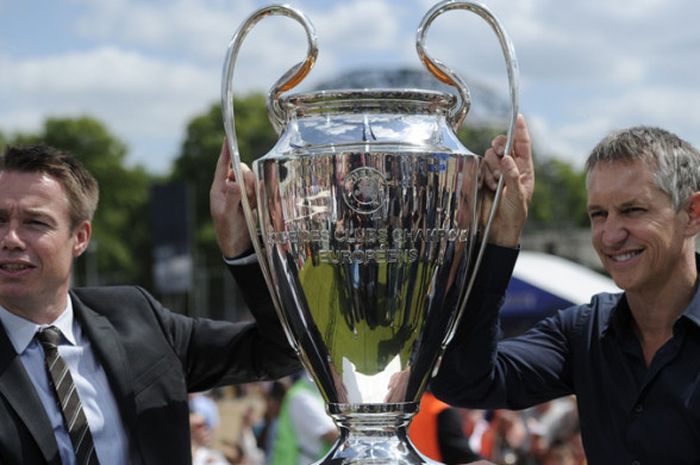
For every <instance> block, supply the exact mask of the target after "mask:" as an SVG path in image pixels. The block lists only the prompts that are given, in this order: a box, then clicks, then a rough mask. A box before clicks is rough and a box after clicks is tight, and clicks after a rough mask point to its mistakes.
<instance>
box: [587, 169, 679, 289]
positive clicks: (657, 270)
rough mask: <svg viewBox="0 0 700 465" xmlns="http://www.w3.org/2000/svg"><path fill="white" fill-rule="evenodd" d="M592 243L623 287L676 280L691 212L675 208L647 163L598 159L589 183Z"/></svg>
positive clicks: (645, 286) (646, 286)
mask: <svg viewBox="0 0 700 465" xmlns="http://www.w3.org/2000/svg"><path fill="white" fill-rule="evenodd" d="M588 214H589V217H590V220H591V230H592V234H593V247H594V248H595V250H596V252H597V253H598V256H599V257H600V259H601V261H602V262H603V266H604V267H605V269H606V271H607V272H608V273H609V274H610V276H611V277H612V278H613V280H614V281H615V284H617V285H618V286H619V287H620V288H622V289H624V290H625V291H628V292H629V291H632V292H634V291H651V292H653V291H654V290H658V289H660V288H661V287H663V286H664V285H666V284H667V283H672V282H673V281H672V280H673V279H675V278H674V272H675V273H678V269H679V268H680V267H678V266H677V265H678V263H679V261H680V258H681V256H682V254H683V252H684V243H685V240H686V234H685V231H686V225H687V223H688V215H687V213H686V212H685V211H684V210H681V211H679V212H676V210H675V209H674V208H673V205H672V204H671V198H670V196H669V195H668V194H666V193H664V192H663V191H661V190H660V189H659V188H658V187H657V186H656V185H655V184H654V182H653V181H652V173H651V170H650V169H649V167H647V165H646V164H645V163H643V162H640V161H635V162H628V163H627V162H612V163H609V162H599V163H597V164H596V165H595V166H594V168H593V170H592V171H591V173H590V177H589V181H588Z"/></svg>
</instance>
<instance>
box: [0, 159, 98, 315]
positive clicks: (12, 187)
mask: <svg viewBox="0 0 700 465" xmlns="http://www.w3.org/2000/svg"><path fill="white" fill-rule="evenodd" d="M68 212H69V204H68V199H67V197H66V194H65V191H64V190H63V187H62V186H61V184H59V183H58V181H56V180H55V179H53V178H52V177H50V176H48V175H45V174H42V173H23V172H16V171H0V305H2V306H3V307H5V308H6V309H8V310H9V311H11V312H13V313H15V314H18V315H20V316H22V317H24V318H27V319H31V320H33V321H37V319H38V318H40V316H41V315H53V316H57V314H56V313H55V312H58V313H59V314H60V311H62V310H63V308H64V307H65V305H66V295H67V291H68V286H69V284H70V273H71V267H72V263H73V259H74V258H75V257H77V256H78V255H80V254H81V253H82V252H83V251H84V250H85V248H86V247H87V244H88V240H89V238H90V223H89V222H88V221H84V222H83V223H82V224H80V225H79V226H77V227H76V228H71V225H70V220H69V214H68ZM37 322H39V321H37Z"/></svg>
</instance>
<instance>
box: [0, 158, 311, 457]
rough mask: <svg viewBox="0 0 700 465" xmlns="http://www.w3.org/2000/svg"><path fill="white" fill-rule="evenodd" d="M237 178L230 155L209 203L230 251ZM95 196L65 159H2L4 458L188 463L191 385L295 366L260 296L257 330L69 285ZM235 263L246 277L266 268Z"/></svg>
mask: <svg viewBox="0 0 700 465" xmlns="http://www.w3.org/2000/svg"><path fill="white" fill-rule="evenodd" d="M229 184H230V180H227V170H226V162H225V160H224V161H222V160H220V163H219V166H218V167H217V172H216V174H215V179H214V183H213V185H212V190H211V208H212V216H213V218H214V222H215V226H216V231H217V237H218V239H219V244H220V245H222V251H223V252H224V255H226V250H227V249H229V248H231V247H233V244H235V241H236V236H235V232H234V230H233V229H232V228H231V222H230V218H229V217H230V216H235V214H234V215H231V212H232V211H234V213H235V209H237V208H238V203H237V202H238V200H240V198H239V195H238V194H240V192H238V193H236V192H233V193H232V192H231V191H230V189H229V187H228V185H229ZM97 200H98V188H97V183H96V181H95V180H94V178H93V177H92V175H90V173H89V172H87V171H86V170H85V169H84V167H82V165H81V164H80V163H79V162H78V161H76V160H75V159H74V158H73V157H71V156H70V155H68V154H65V153H62V152H59V151H57V150H54V149H51V148H48V147H44V146H32V147H27V148H12V147H11V148H8V149H7V150H6V152H5V154H4V155H3V157H2V158H0V464H4V465H7V464H12V465H14V464H27V465H29V464H31V465H34V464H37V465H40V464H52V465H59V464H63V465H69V464H79V465H82V464H83V463H85V464H95V463H102V464H103V465H104V464H107V465H120V464H143V465H151V464H168V465H173V464H189V463H191V456H190V434H189V421H188V413H189V412H188V403H187V393H188V392H190V391H198V390H203V389H208V388H211V387H214V386H217V385H221V384H229V383H242V382H250V381H254V380H258V379H265V378H268V379H269V378H276V377H281V376H284V375H287V374H290V373H292V372H295V371H297V370H298V369H299V364H298V361H297V359H296V357H295V354H294V352H293V350H292V349H291V348H290V347H289V345H288V344H287V341H286V339H285V337H284V335H283V332H282V328H281V327H280V325H279V323H278V321H277V318H276V316H275V315H274V312H273V311H272V309H271V308H270V307H269V306H268V305H264V306H260V305H259V304H262V303H263V302H267V300H266V299H257V298H256V295H255V293H254V292H253V293H252V294H251V293H248V303H249V305H250V307H251V310H252V311H253V313H254V315H255V316H256V320H257V324H254V323H250V324H233V323H228V322H215V321H210V320H204V319H192V318H188V317H185V316H182V315H178V314H174V313H171V312H169V311H168V310H167V309H165V308H163V307H162V306H161V305H160V304H159V303H158V302H157V301H156V300H155V299H154V298H153V297H152V296H150V295H149V294H148V293H147V292H146V291H144V290H143V289H140V288H138V287H129V286H124V287H111V288H107V287H103V288H91V289H70V281H71V269H72V263H73V260H74V259H75V258H76V257H78V256H79V255H80V254H82V253H83V252H84V251H85V249H86V248H87V245H88V243H89V240H90V235H91V231H92V230H91V219H92V215H93V213H94V211H95V209H96V207H97ZM231 271H232V272H233V273H234V275H236V276H237V277H238V281H239V282H241V283H243V284H244V283H245V282H247V281H248V280H250V279H253V277H254V275H255V273H257V272H258V268H257V266H255V265H250V266H247V265H242V266H236V267H231ZM257 279H259V278H257ZM261 291H262V292H263V293H264V292H266V291H265V290H264V289H262V290H261ZM259 307H261V308H259ZM48 335H52V336H51V337H49V336H48ZM52 338H53V339H52ZM81 424H82V426H83V428H82V429H80V427H81ZM98 460H99V462H98Z"/></svg>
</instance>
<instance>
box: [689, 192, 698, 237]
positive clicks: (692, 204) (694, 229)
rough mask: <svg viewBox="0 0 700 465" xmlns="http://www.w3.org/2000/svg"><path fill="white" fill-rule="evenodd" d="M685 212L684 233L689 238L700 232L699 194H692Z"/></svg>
mask: <svg viewBox="0 0 700 465" xmlns="http://www.w3.org/2000/svg"><path fill="white" fill-rule="evenodd" d="M686 211H687V213H688V225H687V226H686V233H687V234H688V235H689V236H695V235H696V234H698V233H699V232H700V192H694V193H693V194H692V195H691V196H690V198H689V199H688V204H687V207H686Z"/></svg>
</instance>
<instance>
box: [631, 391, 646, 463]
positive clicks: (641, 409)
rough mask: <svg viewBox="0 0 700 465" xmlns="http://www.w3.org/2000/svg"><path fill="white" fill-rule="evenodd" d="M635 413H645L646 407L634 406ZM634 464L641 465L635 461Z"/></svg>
mask: <svg viewBox="0 0 700 465" xmlns="http://www.w3.org/2000/svg"><path fill="white" fill-rule="evenodd" d="M634 411H635V412H636V413H642V412H643V411H644V407H643V406H642V404H637V405H635V406H634ZM632 464H633V465H639V462H637V461H634V462H632Z"/></svg>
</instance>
